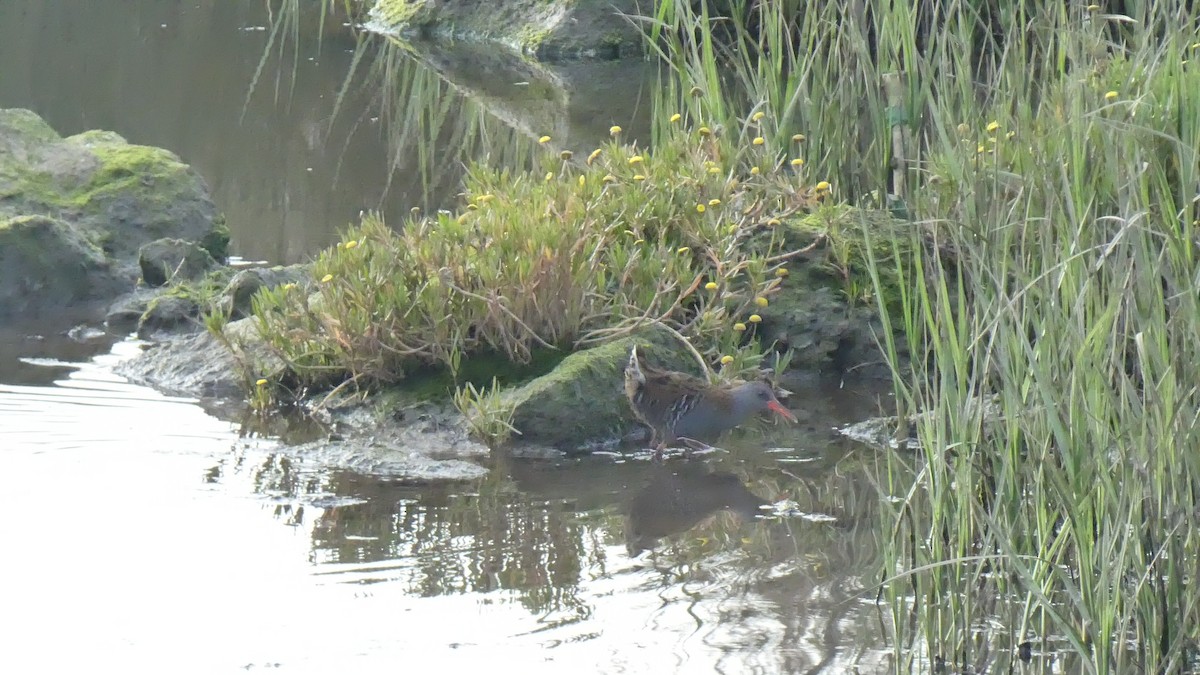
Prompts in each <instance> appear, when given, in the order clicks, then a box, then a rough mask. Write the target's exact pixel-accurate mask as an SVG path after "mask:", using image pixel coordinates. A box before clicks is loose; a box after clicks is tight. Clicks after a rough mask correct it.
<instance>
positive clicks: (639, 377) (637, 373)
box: [625, 345, 646, 384]
mask: <svg viewBox="0 0 1200 675" xmlns="http://www.w3.org/2000/svg"><path fill="white" fill-rule="evenodd" d="M641 361H642V360H641V358H639V357H638V352H637V345H634V346H633V348H632V349H630V350H629V365H627V366H625V379H626V380H627V381H633V382H637V383H638V384H645V383H646V374H645V373H644V372H642V363H641Z"/></svg>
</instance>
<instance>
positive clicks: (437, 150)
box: [0, 0, 655, 263]
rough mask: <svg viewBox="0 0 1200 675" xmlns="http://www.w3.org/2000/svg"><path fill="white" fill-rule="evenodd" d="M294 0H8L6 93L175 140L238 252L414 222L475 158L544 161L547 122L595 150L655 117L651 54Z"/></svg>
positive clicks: (4, 5) (38, 106)
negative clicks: (289, 1) (422, 32)
mask: <svg viewBox="0 0 1200 675" xmlns="http://www.w3.org/2000/svg"><path fill="white" fill-rule="evenodd" d="M279 4H281V3H279V2H278V1H277V0H271V1H270V2H263V1H262V0H233V1H230V0H195V1H193V2H186V3H163V2H160V1H159V0H88V2H78V1H77V0H4V2H0V65H2V67H0V108H13V107H16V108H29V109H31V110H33V111H34V112H36V113H38V114H39V115H41V116H42V117H43V118H45V119H46V121H47V122H49V123H50V125H51V126H52V127H54V128H55V129H56V130H57V131H58V132H59V133H60V134H63V135H64V136H65V135H70V134H75V133H79V132H81V131H85V130H88V129H107V130H111V131H115V132H117V133H119V134H121V135H122V136H124V137H125V138H126V139H127V140H128V141H129V142H131V143H139V144H145V145H155V146H161V147H164V148H167V149H169V150H172V151H173V152H175V153H176V154H178V155H179V156H180V157H181V158H182V159H183V161H185V162H187V163H189V164H191V165H192V166H194V167H195V168H196V169H197V170H198V171H199V172H200V174H201V175H202V176H204V178H205V180H206V181H207V182H208V184H209V186H210V188H211V190H212V194H213V199H214V201H215V202H216V204H217V206H218V208H219V209H220V210H221V211H222V212H224V214H225V215H226V218H227V220H228V223H229V226H230V230H231V233H232V241H231V248H232V251H233V253H235V254H237V255H240V256H242V257H245V258H247V259H251V260H267V261H270V262H273V263H291V262H299V261H302V260H305V259H307V258H308V257H309V256H311V255H312V254H313V253H315V252H316V251H319V250H320V249H321V248H323V247H325V246H329V245H331V244H332V243H334V242H335V241H337V236H338V232H339V231H341V230H343V229H345V228H346V227H347V226H348V225H350V224H351V223H355V222H358V219H359V214H360V213H361V212H362V211H364V210H375V211H380V212H382V213H383V214H384V215H385V217H386V218H387V219H388V221H389V222H391V223H397V224H398V223H400V222H401V221H402V219H403V217H405V216H407V215H408V213H409V209H410V208H412V207H420V208H422V209H425V210H426V211H428V210H430V209H436V208H442V207H449V206H452V205H453V204H454V202H455V200H456V199H457V194H458V193H459V191H460V187H459V186H460V181H461V178H462V175H463V173H464V165H465V164H466V163H467V162H469V161H472V160H478V161H484V162H487V163H490V164H494V165H497V166H523V165H526V164H528V163H529V161H530V160H529V158H530V157H531V156H532V154H533V152H534V151H535V149H536V148H538V143H537V139H538V137H540V136H541V135H543V134H551V135H553V136H554V138H555V139H556V140H555V145H556V146H559V145H560V144H561V147H565V148H570V149H573V150H575V151H576V153H577V154H579V153H580V152H582V153H583V154H587V152H589V151H590V150H591V149H592V148H594V147H596V143H598V142H599V141H601V140H607V135H608V128H609V126H610V125H612V124H614V123H616V124H620V125H622V126H624V127H626V129H627V130H628V131H627V133H628V134H629V135H630V136H631V137H635V138H636V137H644V136H645V135H646V134H647V131H646V128H647V124H648V121H647V115H646V113H647V111H648V109H647V102H646V98H647V96H648V93H647V92H648V91H649V89H650V88H651V87H652V86H654V83H655V70H654V69H653V68H652V67H651V66H649V65H648V64H646V63H643V62H623V63H615V64H614V63H607V64H606V63H601V64H585V63H578V64H568V65H565V66H563V67H561V68H556V69H551V70H548V71H542V70H529V69H528V68H527V67H525V66H524V65H523V62H521V61H520V60H515V61H513V62H501V63H496V62H495V61H496V59H495V50H481V51H479V53H477V54H470V55H468V56H463V52H462V51H456V52H453V53H451V54H449V55H447V54H436V53H430V54H429V55H428V56H427V58H426V59H425V60H421V59H417V58H414V57H412V56H411V55H409V54H408V53H407V52H406V51H405V50H403V49H400V48H397V47H396V46H395V45H392V44H391V43H389V42H388V41H387V40H384V39H382V38H379V37H377V36H366V37H364V38H363V39H362V40H361V41H360V40H358V39H356V38H355V37H354V36H353V35H351V34H350V33H349V31H348V30H347V29H345V28H344V27H343V25H342V22H343V21H344V19H343V18H335V19H331V20H329V22H328V25H327V26H326V29H325V31H324V34H323V35H322V34H321V33H320V32H319V30H318V26H319V23H318V20H317V17H316V16H315V15H314V14H315V13H312V12H309V13H305V14H304V15H303V16H301V17H300V18H299V20H298V27H297V28H296V29H295V30H294V31H293V28H292V27H291V26H290V25H289V24H287V23H286V22H284V23H282V24H278V23H277V20H278V19H279V17H281V16H284V15H281V14H280V13H278V12H276V13H269V12H268V11H267V10H268V6H271V5H276V6H277V5H279ZM300 4H301V5H304V6H305V7H309V8H311V7H313V6H315V3H314V2H310V1H309V0H304V1H303V2H301V3H300ZM338 4H340V3H338ZM276 25H281V26H282V27H281V28H280V29H279V30H278V31H275V30H274V27H275V26H276ZM484 63H486V72H482V69H483V68H485V66H484V65H483V64H484ZM356 64H357V66H356ZM472 66H478V67H476V68H472Z"/></svg>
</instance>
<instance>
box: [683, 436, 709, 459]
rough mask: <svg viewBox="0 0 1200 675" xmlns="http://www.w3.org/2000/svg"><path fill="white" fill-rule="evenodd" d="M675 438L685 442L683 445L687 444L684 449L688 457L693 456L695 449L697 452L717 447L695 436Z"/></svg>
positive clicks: (685, 455)
mask: <svg viewBox="0 0 1200 675" xmlns="http://www.w3.org/2000/svg"><path fill="white" fill-rule="evenodd" d="M675 440H677V441H679V442H680V443H683V445H684V446H685V447H684V450H683V456H684V457H685V458H687V459H691V458H692V451H693V450H695V451H697V452H711V451H713V450H716V448H714V447H713V446H711V445H709V444H708V443H705V442H703V441H697V440H696V439H694V438H677V439H675Z"/></svg>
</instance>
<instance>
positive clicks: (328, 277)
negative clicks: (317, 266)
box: [321, 274, 333, 284]
mask: <svg viewBox="0 0 1200 675" xmlns="http://www.w3.org/2000/svg"><path fill="white" fill-rule="evenodd" d="M331 281H333V275H332V274H326V275H325V276H323V277H321V283H323V284H327V283H329V282H331Z"/></svg>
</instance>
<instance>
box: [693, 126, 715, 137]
mask: <svg viewBox="0 0 1200 675" xmlns="http://www.w3.org/2000/svg"><path fill="white" fill-rule="evenodd" d="M696 133H698V134H700V135H701V136H711V135H712V129H709V128H708V127H700V128H699V129H697V130H696Z"/></svg>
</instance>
